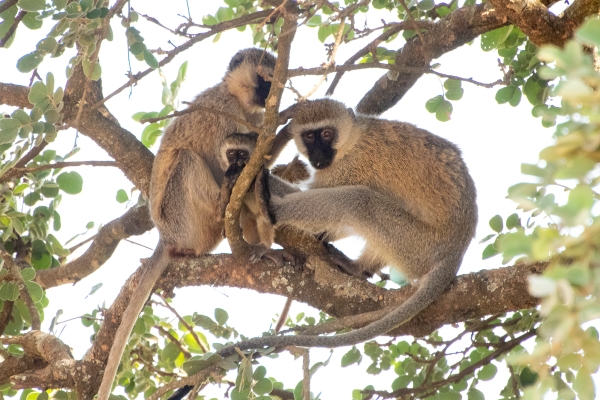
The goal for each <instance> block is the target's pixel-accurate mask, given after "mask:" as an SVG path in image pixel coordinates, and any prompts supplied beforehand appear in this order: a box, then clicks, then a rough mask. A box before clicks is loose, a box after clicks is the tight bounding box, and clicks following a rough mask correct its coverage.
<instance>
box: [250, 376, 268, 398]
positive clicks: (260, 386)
mask: <svg viewBox="0 0 600 400" xmlns="http://www.w3.org/2000/svg"><path fill="white" fill-rule="evenodd" d="M252 390H253V391H254V393H256V394H258V395H261V394H267V393H271V391H272V390H273V382H271V380H270V379H268V378H262V379H260V380H259V381H258V382H256V383H255V384H254V387H253V388H252Z"/></svg>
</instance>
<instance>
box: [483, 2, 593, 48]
mask: <svg viewBox="0 0 600 400" xmlns="http://www.w3.org/2000/svg"><path fill="white" fill-rule="evenodd" d="M490 3H491V4H493V5H494V7H495V9H496V12H497V13H498V14H499V15H501V16H504V17H506V18H507V19H508V21H509V22H510V23H512V24H514V25H516V26H518V27H519V28H520V29H521V30H522V31H523V32H524V33H525V34H526V35H527V36H528V37H529V40H530V41H531V42H532V43H533V44H535V45H536V46H541V45H544V44H554V45H556V46H563V45H564V44H565V42H566V41H567V40H568V39H570V38H571V37H572V36H573V33H574V32H575V29H576V28H578V27H579V26H581V23H582V22H583V20H584V19H585V18H586V17H587V16H588V15H591V14H595V13H598V10H599V9H600V0H576V1H574V2H573V4H572V5H571V6H570V7H569V8H567V9H566V10H565V11H564V13H563V15H562V17H559V16H556V15H554V14H552V13H551V12H550V11H548V9H547V8H546V6H545V5H544V4H542V3H541V2H540V1H538V0H490Z"/></svg>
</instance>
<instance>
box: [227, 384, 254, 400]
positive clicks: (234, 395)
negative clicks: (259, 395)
mask: <svg viewBox="0 0 600 400" xmlns="http://www.w3.org/2000/svg"><path fill="white" fill-rule="evenodd" d="M248 396H250V388H246V389H244V390H242V391H240V390H239V389H238V388H237V387H235V388H234V389H233V390H232V391H231V400H246V399H247V398H248Z"/></svg>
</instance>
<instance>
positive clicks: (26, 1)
mask: <svg viewBox="0 0 600 400" xmlns="http://www.w3.org/2000/svg"><path fill="white" fill-rule="evenodd" d="M17 5H18V6H19V7H20V8H21V9H22V10H25V11H40V10H43V9H44V8H46V0H19V1H18V2H17Z"/></svg>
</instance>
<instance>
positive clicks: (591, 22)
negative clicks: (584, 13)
mask: <svg viewBox="0 0 600 400" xmlns="http://www.w3.org/2000/svg"><path fill="white" fill-rule="evenodd" d="M575 37H576V38H577V39H579V40H580V41H582V42H584V43H588V44H593V45H594V46H600V20H599V19H598V17H595V18H590V19H588V20H587V21H586V22H585V23H584V24H583V25H582V26H581V27H580V28H579V29H577V31H576V32H575Z"/></svg>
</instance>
